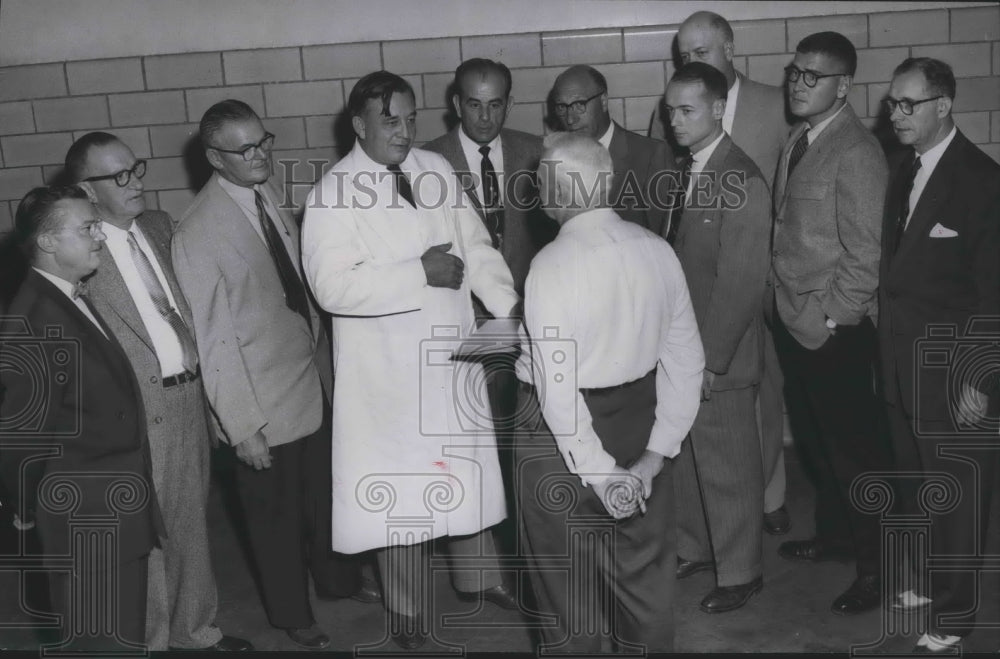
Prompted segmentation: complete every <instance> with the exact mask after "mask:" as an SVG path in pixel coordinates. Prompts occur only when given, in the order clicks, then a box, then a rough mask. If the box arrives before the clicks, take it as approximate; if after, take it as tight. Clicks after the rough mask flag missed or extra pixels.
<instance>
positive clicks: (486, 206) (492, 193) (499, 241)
mask: <svg viewBox="0 0 1000 659" xmlns="http://www.w3.org/2000/svg"><path fill="white" fill-rule="evenodd" d="M479 153H481V154H483V160H482V162H481V163H480V171H481V172H482V176H483V179H482V180H483V216H484V217H485V218H486V228H487V229H488V230H489V232H490V238H491V239H492V240H493V247H494V248H496V249H500V248H501V247H502V245H503V209H502V208H500V183H499V181H498V180H497V172H496V170H495V169H493V162H492V161H491V160H490V147H488V146H481V147H479Z"/></svg>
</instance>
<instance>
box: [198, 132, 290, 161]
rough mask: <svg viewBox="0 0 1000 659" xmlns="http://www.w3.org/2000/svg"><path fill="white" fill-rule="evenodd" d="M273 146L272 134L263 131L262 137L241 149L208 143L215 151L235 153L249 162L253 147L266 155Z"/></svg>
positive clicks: (251, 157) (251, 158)
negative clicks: (225, 147) (224, 147)
mask: <svg viewBox="0 0 1000 659" xmlns="http://www.w3.org/2000/svg"><path fill="white" fill-rule="evenodd" d="M273 146H274V135H273V134H271V133H264V137H263V139H261V141H260V142H257V143H256V144H251V145H250V146H245V147H243V148H242V149H223V148H220V147H217V146H212V145H211V144H209V145H208V148H209V149H215V150H216V151H222V152H223V153H236V154H239V155H241V156H243V160H245V161H247V162H250V161H251V160H253V152H254V149H256V150H258V151H260V152H261V154H262V155H265V156H266V155H267V154H268V153H270V152H271V147H273Z"/></svg>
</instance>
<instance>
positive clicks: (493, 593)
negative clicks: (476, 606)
mask: <svg viewBox="0 0 1000 659" xmlns="http://www.w3.org/2000/svg"><path fill="white" fill-rule="evenodd" d="M458 599H460V600H462V601H463V602H475V601H476V600H486V601H487V602H493V603H494V604H496V605H497V606H499V607H500V608H501V609H509V610H512V611H517V610H518V609H520V608H521V607H520V606H519V605H518V603H517V597H515V596H514V593H512V592H511V591H510V588H508V587H507V586H506V585H504V584H500V585H499V586H493V587H492V588H487V589H486V590H481V591H479V592H478V593H465V592H461V591H459V593H458Z"/></svg>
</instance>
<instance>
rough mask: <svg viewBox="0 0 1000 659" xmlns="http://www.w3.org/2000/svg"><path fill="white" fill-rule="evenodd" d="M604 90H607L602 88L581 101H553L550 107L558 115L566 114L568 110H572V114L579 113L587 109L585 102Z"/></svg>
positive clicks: (588, 101) (604, 91)
mask: <svg viewBox="0 0 1000 659" xmlns="http://www.w3.org/2000/svg"><path fill="white" fill-rule="evenodd" d="M606 92H607V90H606V89H602V90H601V91H599V92H597V93H596V94H594V95H593V96H591V97H590V98H585V99H583V100H582V101H573V102H572V103H555V104H554V105H553V106H552V108H553V109H554V110H555V111H556V114H557V115H559V116H560V117H564V116H566V113H567V112H569V111H570V110H572V111H573V114H580V113H581V112H583V111H584V110H586V109H587V103H590V102H591V101H592V100H594V99H595V98H597V97H598V96H600V95H601V94H604V93H606Z"/></svg>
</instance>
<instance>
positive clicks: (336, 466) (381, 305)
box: [302, 144, 518, 553]
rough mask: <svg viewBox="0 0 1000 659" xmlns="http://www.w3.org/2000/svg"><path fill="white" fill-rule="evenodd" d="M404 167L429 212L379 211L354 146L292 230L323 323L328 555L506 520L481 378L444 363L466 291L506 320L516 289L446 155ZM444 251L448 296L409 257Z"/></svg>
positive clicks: (459, 327) (426, 155)
mask: <svg viewBox="0 0 1000 659" xmlns="http://www.w3.org/2000/svg"><path fill="white" fill-rule="evenodd" d="M401 168H402V170H403V171H404V172H406V173H407V174H408V176H409V179H410V181H411V182H412V184H413V188H414V189H415V190H416V191H417V193H418V194H419V195H420V199H422V200H423V201H424V202H425V203H427V204H432V205H434V202H440V203H439V204H436V205H437V208H419V209H418V210H414V209H413V208H412V207H409V206H408V205H407V204H406V202H405V201H403V200H402V199H399V200H398V203H397V204H390V203H387V201H386V200H391V198H392V195H393V182H392V178H391V175H390V174H389V173H388V171H387V170H386V169H385V166H384V165H378V164H376V163H375V162H374V161H372V160H371V159H370V158H369V157H368V155H367V154H366V153H365V152H364V150H363V149H362V148H361V146H360V144H356V145H355V146H354V149H353V150H352V151H351V152H350V153H349V154H348V155H347V156H346V157H345V158H344V159H342V160H341V161H340V162H338V163H337V164H336V165H334V167H333V168H332V169H331V171H330V172H328V173H327V174H326V175H324V177H323V178H322V179H321V180H320V181H319V182H318V183H317V184H316V186H315V187H314V188H313V190H312V192H311V193H310V195H309V199H308V201H307V204H306V212H305V221H304V224H303V231H302V245H303V249H302V260H303V268H304V271H305V274H306V279H307V280H308V282H309V285H310V287H311V288H312V290H313V293H314V295H315V296H316V299H317V301H318V302H319V305H320V306H321V307H323V308H324V309H326V310H327V311H329V312H331V313H332V314H334V317H333V368H334V373H335V385H334V396H333V460H332V468H333V493H332V496H333V549H334V550H336V551H340V552H344V553H356V552H360V551H365V550H368V549H373V548H379V547H386V546H390V545H395V544H403V545H408V544H415V543H417V542H421V541H424V540H427V539H429V538H435V537H439V536H444V535H467V534H471V533H476V532H478V531H481V530H482V529H484V528H487V527H489V526H492V525H494V524H496V523H498V522H500V521H501V520H502V519H503V518H504V517H505V505H504V491H503V483H502V480H501V477H500V466H499V462H498V459H497V451H496V440H495V435H494V433H493V427H492V421H491V417H490V409H489V400H488V398H487V396H486V389H485V381H484V375H483V371H482V367H481V366H480V365H479V364H475V363H470V362H454V361H451V360H450V359H449V357H450V354H451V350H452V349H453V348H454V347H455V345H456V343H457V341H456V339H459V338H461V337H464V336H468V333H469V332H470V330H471V329H472V327H473V326H474V317H473V309H472V301H471V292H473V291H474V292H475V294H476V295H477V296H478V297H479V298H480V299H481V300H482V301H483V303H484V304H485V305H486V308H487V309H489V310H490V311H491V312H492V313H493V314H494V315H497V316H504V315H506V314H507V312H508V311H509V310H510V309H511V307H513V306H514V304H515V303H516V302H517V300H518V296H517V294H516V293H515V292H514V288H513V279H512V277H511V274H510V270H509V269H508V267H507V265H506V264H505V263H504V261H503V258H502V256H501V255H500V253H499V252H497V251H496V250H495V249H493V248H492V246H491V243H490V237H489V234H488V233H487V231H486V228H485V227H484V226H483V224H482V222H481V221H480V219H479V217H478V216H477V215H476V213H475V211H474V210H473V209H472V207H471V204H470V203H469V201H468V199H467V198H466V197H465V194H464V192H462V191H461V190H460V189H459V188H458V187H457V182H456V179H455V176H454V174H453V173H452V171H451V168H450V166H449V165H448V163H447V161H446V160H445V159H444V158H442V157H441V156H439V155H437V154H435V153H431V152H429V151H424V150H421V149H412V150H411V151H410V153H409V155H408V156H407V158H406V160H405V161H403V163H401ZM390 205H395V206H397V207H396V208H390V207H388V206H390ZM418 206H422V204H420V203H418ZM448 242H451V243H453V247H452V249H451V253H452V254H455V255H457V256H458V257H459V258H461V259H462V260H463V261H464V262H465V278H464V280H463V283H462V286H461V288H460V289H459V290H457V291H456V290H452V289H448V288H436V287H430V286H427V285H426V277H425V275H424V270H423V265H422V262H421V260H420V257H421V255H423V253H424V252H425V251H426V250H427V249H428V248H429V247H431V246H433V245H439V244H443V243H448Z"/></svg>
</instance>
